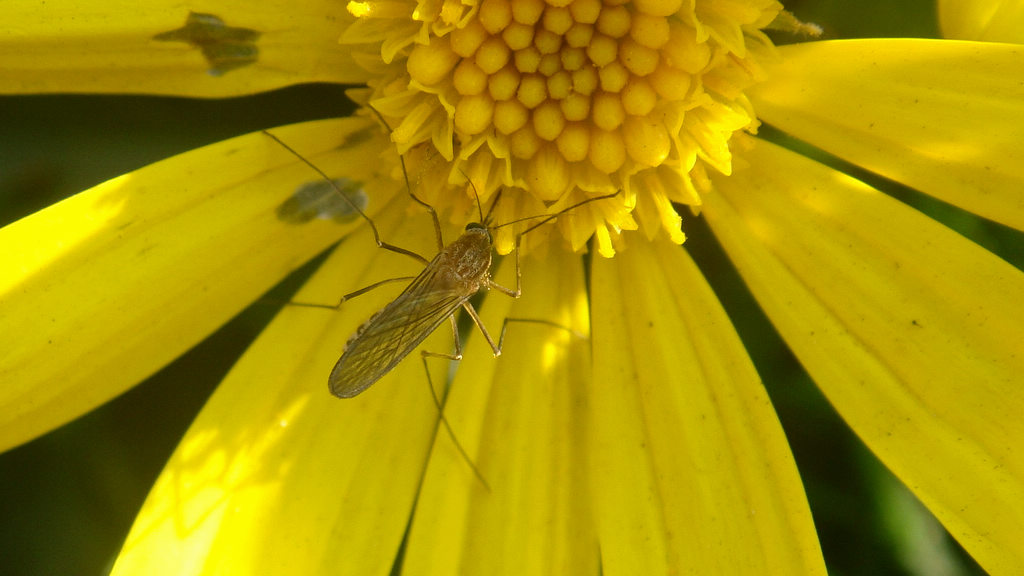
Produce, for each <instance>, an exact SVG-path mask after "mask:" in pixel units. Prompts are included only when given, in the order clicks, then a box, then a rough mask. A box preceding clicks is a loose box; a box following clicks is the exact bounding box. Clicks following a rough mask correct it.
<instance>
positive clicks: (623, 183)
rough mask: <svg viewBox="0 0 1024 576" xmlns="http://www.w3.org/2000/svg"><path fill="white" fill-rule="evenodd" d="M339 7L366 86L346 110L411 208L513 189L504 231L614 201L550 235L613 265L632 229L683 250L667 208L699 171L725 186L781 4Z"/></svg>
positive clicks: (687, 197)
mask: <svg viewBox="0 0 1024 576" xmlns="http://www.w3.org/2000/svg"><path fill="white" fill-rule="evenodd" d="M468 4H472V5H468ZM348 8H349V12H350V13H352V14H353V15H354V16H356V17H357V20H356V22H355V23H354V24H352V25H351V26H350V27H349V28H348V29H347V30H346V33H345V35H344V36H343V39H342V40H343V42H346V43H351V44H363V45H365V46H366V47H367V48H368V52H367V54H366V56H367V58H364V59H357V61H361V62H363V61H365V62H366V63H367V64H366V67H367V69H368V70H369V71H371V72H372V73H373V75H374V76H375V78H374V80H372V81H370V82H369V83H368V86H369V92H368V93H364V94H361V95H356V97H357V98H359V99H360V102H361V103H363V104H368V105H370V106H372V107H373V108H374V109H375V110H377V111H378V112H379V113H380V114H381V115H382V116H383V117H384V118H385V119H386V121H387V122H388V123H389V124H390V126H391V127H392V128H393V132H392V134H391V138H392V140H393V141H394V142H395V143H396V145H397V146H398V150H399V152H400V153H402V154H405V155H406V157H407V163H408V164H409V166H410V172H412V173H414V174H416V175H417V178H416V179H417V186H418V188H417V193H418V194H421V195H423V196H424V197H426V198H427V199H428V201H429V202H431V203H432V204H435V205H438V206H439V207H442V208H451V209H452V210H453V212H459V211H461V212H462V213H464V214H467V215H468V214H470V213H471V212H470V211H469V210H468V209H471V208H472V191H469V187H468V186H467V185H466V179H467V178H468V179H469V180H470V181H471V182H472V183H473V188H475V189H476V190H477V193H478V194H479V196H480V199H481V201H484V202H486V201H487V199H488V198H490V197H491V196H492V195H493V194H494V193H495V192H496V191H497V190H498V189H499V188H503V189H506V190H509V191H511V192H512V194H509V193H508V192H506V195H510V196H513V197H514V200H513V201H506V199H505V197H504V195H503V199H502V204H501V205H499V208H498V211H497V212H498V213H497V214H496V218H495V219H496V221H498V222H501V221H509V220H513V219H516V218H523V217H526V216H535V215H538V214H543V213H554V212H556V211H558V210H559V209H560V208H561V207H564V206H568V205H572V204H575V203H577V202H579V201H581V200H583V199H585V198H588V197H594V196H599V195H605V194H608V193H611V192H615V191H616V190H621V191H622V192H623V193H622V194H619V195H618V196H616V197H615V198H611V199H607V200H602V201H600V202H594V203H591V204H587V205H585V206H583V207H581V208H579V209H577V210H574V211H573V213H572V216H570V217H560V218H559V223H558V224H559V228H560V229H561V231H562V233H563V235H564V236H565V237H566V238H567V239H568V240H569V241H570V243H571V244H572V246H573V248H574V249H579V248H581V247H582V246H583V245H584V244H585V243H586V242H587V240H589V239H590V238H591V237H592V236H595V235H596V237H597V240H598V247H599V251H600V252H601V253H602V254H605V255H611V254H613V253H614V248H613V246H614V244H616V243H618V242H620V241H621V239H620V234H621V231H623V230H628V229H636V228H638V227H639V228H642V229H643V230H644V231H645V232H646V234H647V236H648V237H649V238H653V236H654V235H655V234H657V233H658V232H659V231H660V230H665V231H666V232H668V233H669V234H670V235H671V237H672V239H673V240H674V241H676V242H679V243H681V242H682V241H683V239H684V236H683V234H682V231H681V230H680V219H679V216H678V214H677V213H676V209H675V208H674V207H673V203H676V204H688V205H698V204H700V193H701V192H702V191H703V190H704V188H705V187H706V184H705V183H706V181H707V179H706V177H705V173H706V169H707V168H708V167H710V168H712V169H714V170H717V171H719V172H722V173H726V174H727V173H729V172H730V170H731V154H730V151H729V140H730V138H731V136H732V135H733V134H734V133H735V132H736V131H738V130H748V131H753V130H754V129H756V126H757V120H756V118H755V116H754V114H753V112H752V110H751V109H750V105H749V103H748V102H747V100H746V98H745V97H744V96H743V90H744V89H745V88H746V87H748V86H749V85H750V84H752V83H753V82H754V81H755V80H756V76H757V71H758V67H757V64H756V56H755V54H763V53H764V52H766V51H767V50H768V49H770V46H771V43H770V42H769V41H768V40H767V38H766V37H765V36H764V35H763V34H762V33H761V32H760V29H761V28H763V27H765V26H766V25H768V24H769V23H770V22H771V21H772V20H773V19H774V18H775V16H776V15H777V14H778V12H779V10H780V9H781V6H780V5H779V4H778V3H777V2H775V1H774V0H729V1H727V2H721V1H712V0H690V1H689V2H683V1H682V0H636V1H633V2H628V1H623V0H547V1H545V0H481V1H480V2H479V3H475V2H472V3H467V4H463V3H462V2H460V1H458V0H420V1H419V2H414V1H412V0H410V1H409V2H402V1H400V0H376V1H366V2H350V3H349V7H348ZM370 57H372V59H371V58H370ZM454 191H457V193H455V194H453V192H454ZM467 192H468V193H469V194H470V196H467ZM467 198H468V199H469V202H467ZM467 207H468V208H467ZM503 219H504V220H503ZM502 230H506V229H502ZM511 235H512V232H511V230H508V232H507V233H505V234H504V236H505V237H504V238H501V237H499V239H498V245H499V251H503V252H507V251H508V250H509V249H511Z"/></svg>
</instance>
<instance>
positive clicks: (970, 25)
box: [938, 0, 1024, 44]
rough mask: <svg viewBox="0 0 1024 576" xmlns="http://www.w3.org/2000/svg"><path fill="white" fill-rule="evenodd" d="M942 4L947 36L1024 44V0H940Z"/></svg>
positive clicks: (941, 16)
mask: <svg viewBox="0 0 1024 576" xmlns="http://www.w3.org/2000/svg"><path fill="white" fill-rule="evenodd" d="M938 6H939V24H940V26H941V27H942V35H943V36H945V37H946V38H959V39H962V40H984V41H986V42H1008V43H1013V44H1024V2H1021V0H939V2H938Z"/></svg>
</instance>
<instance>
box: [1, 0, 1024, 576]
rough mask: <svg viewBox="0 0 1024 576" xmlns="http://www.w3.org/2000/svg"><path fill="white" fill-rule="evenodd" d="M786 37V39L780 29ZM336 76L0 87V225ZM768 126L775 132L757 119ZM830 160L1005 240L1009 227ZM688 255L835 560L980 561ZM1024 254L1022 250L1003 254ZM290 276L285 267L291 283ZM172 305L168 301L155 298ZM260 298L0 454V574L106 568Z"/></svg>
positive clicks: (266, 111) (337, 99) (864, 14)
mask: <svg viewBox="0 0 1024 576" xmlns="http://www.w3.org/2000/svg"><path fill="white" fill-rule="evenodd" d="M786 6H787V8H788V9H790V10H791V11H793V12H795V13H796V14H797V15H798V16H799V17H800V18H801V19H803V20H807V21H811V22H816V23H818V24H821V25H822V26H823V27H824V29H825V36H826V37H830V38H855V37H897V36H911V37H937V36H938V26H937V24H936V21H935V15H934V8H933V5H932V2H930V1H928V0H905V1H896V2H893V1H884V0H870V1H868V0H860V1H855V0H846V1H840V0H831V1H825V0H808V1H803V2H787V3H786ZM781 40H785V39H781ZM350 110H351V106H350V104H349V102H348V101H347V100H346V99H345V97H344V93H343V88H342V87H338V86H327V85H309V86H298V87H293V88H289V89H286V90H280V91H277V92H273V93H268V94H261V95H258V96H253V97H246V98H234V99H227V100H217V101H203V100H186V99H174V98H147V97H123V96H18V97H0V224H7V223H9V222H11V221H14V220H17V219H18V218H21V217H23V216H25V215H28V214H31V213H32V212H34V211H36V210H39V209H41V208H44V207H46V206H47V205H49V204H51V203H53V202H56V201H58V200H60V199H61V198H64V197H66V196H68V195H71V194H74V193H75V192H78V191H80V190H84V189H86V188H89V187H90V186H93V185H95V184H98V183H100V182H103V181H104V180H106V179H109V178H111V177H114V176H117V175H119V174H123V173H125V172H129V171H131V170H134V169H136V168H139V167H141V166H144V165H146V164H148V163H150V162H155V161H157V160H160V159H163V158H166V157H168V156H171V155H174V154H177V153H180V152H184V151H187V150H189V149H192V148H195V147H197V146H201V145H204V144H208V143H212V142H216V141H218V140H222V139H225V138H229V137H231V136H235V135H239V134H242V133H246V132H251V131H253V130H257V129H260V128H266V127H270V126H276V125H281V124H287V123H291V122H298V121H302V120H310V119H316V118H328V117H333V116H339V115H346V114H348V113H349V111H350ZM764 135H765V137H768V138H772V139H776V140H778V141H781V142H784V143H786V144H787V145H791V146H795V147H798V146H799V144H798V143H791V142H787V141H786V140H785V138H784V136H783V135H780V134H777V133H774V132H773V131H771V130H770V129H767V130H765V132H764ZM823 160H824V161H827V162H830V163H832V164H833V165H836V166H838V167H840V168H842V169H844V170H846V171H848V172H851V173H853V174H855V175H856V176H858V177H860V178H863V179H864V180H866V181H868V182H869V183H871V184H872V185H875V186H876V187H879V188H880V189H882V190H885V191H887V192H889V193H891V194H893V195H894V196H896V197H897V198H899V199H901V200H903V201H905V202H908V203H911V204H912V205H914V206H916V207H918V208H920V209H921V210H923V211H925V212H927V213H928V214H930V215H932V216H933V217H934V218H936V219H939V220H941V221H943V222H945V223H946V224H947V225H949V226H950V227H952V228H954V229H956V230H957V231H959V232H960V233H962V234H964V235H965V236H968V237H970V238H971V239H972V240H974V241H975V242H978V243H979V244H981V245H983V246H985V247H986V248H988V249H990V250H992V251H994V252H996V253H998V254H1001V255H1002V256H1003V257H1004V258H1007V259H1011V258H1012V257H1015V258H1020V256H1011V254H1010V252H1009V249H1008V247H1009V246H1011V245H1014V243H1016V245H1020V240H1021V238H1020V235H1019V234H1017V233H1015V232H1012V231H1008V230H1006V229H1005V228H1002V227H1000V226H997V225H994V224H991V223H989V222H986V221H983V220H980V219H977V218H974V217H973V216H970V215H968V214H964V213H962V212H960V211H958V210H956V209H954V208H950V207H948V206H945V205H943V204H941V203H939V202H937V201H934V200H931V199H929V198H926V197H923V196H921V195H919V194H916V193H914V192H912V191H909V190H904V189H901V188H900V187H898V186H896V185H893V184H892V183H890V182H887V181H884V180H881V179H879V178H876V177H874V176H872V175H870V174H864V173H861V172H859V171H858V170H856V169H854V168H851V167H848V166H844V165H842V163H839V162H835V161H833V160H832V159H829V158H825V157H823ZM684 226H685V229H686V231H687V234H688V236H689V240H688V241H687V244H686V249H687V250H689V251H690V252H691V253H693V255H694V257H695V258H696V259H697V261H698V262H699V263H700V264H701V266H702V268H703V270H704V271H705V274H707V275H708V278H709V280H710V281H711V282H712V284H713V285H714V286H715V288H716V291H717V292H718V293H719V295H720V297H721V298H722V300H723V302H724V303H725V305H726V307H727V309H728V311H729V314H730V316H731V317H732V319H733V321H734V322H735V323H736V325H737V328H738V330H739V331H740V334H741V336H742V337H743V339H744V342H745V343H746V345H747V347H748V349H749V350H750V353H751V356H752V357H753V358H754V360H755V363H756V364H757V367H758V370H759V372H760V374H761V376H762V378H763V379H764V381H765V384H766V386H767V387H768V390H769V393H770V394H771V396H772V400H773V402H774V403H775V406H776V408H777V410H778V411H779V414H780V418H781V419H782V421H783V425H784V427H785V430H786V434H787V436H788V438H789V439H790V442H791V445H792V447H793V450H794V453H795V455H796V458H797V463H798V465H799V466H800V471H801V475H802V477H803V480H804V483H805V486H806V488H807V493H808V498H809V500H810V503H811V508H812V510H813V513H814V518H815V523H816V525H817V529H818V533H819V536H820V539H821V545H822V548H823V550H824V554H825V559H826V562H827V563H828V566H829V570H830V572H831V573H832V574H850V575H854V574H865V575H866V574H872V575H877V574H929V575H932V574H949V575H954V574H975V573H981V572H980V570H979V569H978V568H977V567H976V566H975V565H974V564H973V562H972V561H971V560H970V558H968V557H966V555H964V554H963V552H962V551H961V550H960V548H959V546H958V545H957V544H956V543H955V542H954V541H953V540H952V539H951V538H949V537H948V535H946V533H945V531H944V530H943V529H942V527H941V526H940V525H939V524H938V523H937V522H936V521H935V520H934V518H933V517H932V516H931V515H930V514H929V513H928V511H927V510H926V509H924V508H923V507H922V506H921V505H920V504H919V503H918V501H917V500H916V499H915V498H914V496H913V495H911V494H910V493H909V492H908V491H907V490H906V489H905V488H904V487H903V486H902V485H901V484H900V483H899V482H898V481H897V480H895V479H894V478H893V477H892V476H891V475H890V474H889V473H888V472H887V471H886V470H885V468H884V467H882V466H881V464H880V463H879V462H878V461H877V460H876V459H875V458H874V457H873V456H872V455H871V454H870V453H869V452H868V451H867V450H866V449H865V448H864V446H863V445H862V444H861V443H860V441H859V440H858V439H857V438H856V437H855V436H853V435H852V433H851V432H850V431H849V429H848V428H847V427H846V425H845V424H844V423H843V422H842V421H841V420H839V419H838V417H837V416H836V414H835V412H834V411H833V410H832V408H831V407H830V406H829V405H828V404H827V402H826V401H825V400H824V398H823V397H822V396H821V394H820V393H819V392H818V391H817V389H816V388H815V387H814V386H813V384H812V383H811V381H810V379H809V378H808V377H807V375H806V374H805V373H804V372H803V370H802V369H801V368H800V366H799V364H798V363H797V362H796V360H795V359H794V358H793V357H792V355H791V354H790V353H789V351H788V350H787V349H786V347H785V345H784V344H783V343H782V342H781V341H780V340H779V338H778V336H777V334H776V333H775V332H774V330H773V328H772V327H771V325H770V324H769V323H768V322H767V320H766V319H765V318H764V316H763V315H762V314H761V312H760V310H759V309H758V308H757V305H756V304H755V303H754V302H753V300H752V299H751V298H750V295H749V294H748V293H747V292H746V291H745V288H744V287H743V285H742V282H741V281H740V280H739V278H738V277H737V276H736V275H735V272H734V271H733V270H732V269H731V268H729V265H728V261H727V259H726V258H725V257H724V256H723V255H722V253H721V252H720V251H719V249H718V247H717V245H716V244H715V241H714V238H713V237H712V236H711V235H710V234H709V233H708V232H707V228H706V227H705V226H704V224H703V222H701V221H700V220H699V219H694V218H692V217H689V218H686V220H685V222H684ZM1014 263H1015V264H1016V265H1017V266H1018V267H1020V266H1022V262H1021V261H1020V260H1018V261H1016V262H1014ZM297 281H298V280H295V281H293V284H294V283H295V282H297ZM169 313H172V311H169ZM272 314H273V307H271V306H265V305H257V306H253V307H252V308H251V309H250V310H248V311H246V312H245V313H243V314H242V315H240V316H239V317H238V318H236V319H234V320H233V321H232V322H230V323H229V324H227V325H226V326H224V327H223V328H222V329H221V330H219V331H218V332H217V333H216V334H214V335H213V336H211V337H210V338H208V339H207V340H206V341H204V342H202V343H201V344H199V345H197V346H196V347H195V348H194V349H193V350H191V351H190V352H188V353H187V354H185V355H184V356H182V357H180V358H179V359H178V360H176V361H175V362H174V363H173V364H171V365H170V366H168V367H167V368H165V369H164V370H162V371H160V372H159V373H158V374H157V375H155V376H154V377H153V378H151V379H149V380H148V381H146V382H144V383H142V384H141V385H139V386H137V387H135V388H133V389H132V390H130V391H129V392H127V393H125V394H124V395H122V396H121V397H119V398H117V399H116V400H114V401H112V402H110V403H108V404H107V405H105V406H103V407H102V408H100V409H98V410H95V411H93V412H91V413H89V414H88V415H86V416H84V417H82V418H80V419H78V420H76V421H74V422H71V423H69V424H68V425H66V426H64V427H62V428H60V429H58V430H55V431H53V432H51V433H50V434H47V435H45V436H43V437H41V438H38V439H36V440H34V441H33V442H30V443H29V444H26V445H24V446H21V447H19V448H16V449H13V450H11V451H9V452H7V453H5V454H2V455H0V502H2V503H0V510H2V512H0V575H6V574H18V575H36V574H38V575H52V574H83V575H89V574H103V573H105V572H106V571H107V570H109V567H110V566H111V564H112V562H113V559H114V558H115V557H116V555H117V552H118V548H119V547H120V545H121V542H122V541H123V539H124V537H125V535H126V534H127V531H128V529H129V528H130V526H131V523H132V520H133V518H134V516H135V514H136V513H137V511H138V509H139V507H140V506H141V504H142V501H143V499H144V498H145V496H146V494H147V491H148V489H149V487H150V486H151V484H152V483H153V481H154V480H155V479H156V477H157V475H158V474H159V472H160V470H161V468H162V466H163V463H164V462H165V461H166V459H167V458H168V456H169V455H170V453H171V451H172V450H173V449H174V447H175V445H176V444H177V442H178V441H179V440H180V438H181V437H182V435H183V434H184V432H185V430H186V429H187V427H188V425H189V423H190V422H191V420H192V418H193V417H194V416H195V414H196V413H197V412H198V410H199V409H200V407H201V406H202V405H203V403H204V402H205V400H206V398H207V397H208V396H209V394H210V393H211V392H212V391H213V389H214V387H215V386H216V385H217V383H218V382H219V381H220V379H221V378H222V377H223V376H224V375H225V374H226V373H227V371H228V369H229V368H230V367H231V365H232V364H233V362H234V361H235V360H236V359H237V357H238V356H239V355H240V354H241V352H242V351H243V350H244V349H245V348H246V346H248V344H249V343H250V342H251V341H252V340H253V339H254V338H255V336H256V335H257V334H258V333H259V331H260V330H261V329H262V327H263V326H264V325H265V323H266V322H267V321H269V318H270V316H271V315H272Z"/></svg>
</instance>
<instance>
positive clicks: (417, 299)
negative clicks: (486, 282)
mask: <svg viewBox="0 0 1024 576" xmlns="http://www.w3.org/2000/svg"><path fill="white" fill-rule="evenodd" d="M435 264H436V262H431V263H430V264H429V265H428V266H427V267H426V268H425V269H424V270H423V272H421V273H420V275H419V276H417V277H416V278H415V279H414V280H413V281H412V283H410V284H409V286H408V287H407V288H406V289H405V291H403V292H402V293H401V294H399V295H398V297H397V298H395V299H394V300H393V301H392V302H391V303H390V304H388V305H387V306H385V307H384V308H383V309H382V310H381V311H380V312H378V313H377V314H376V315H374V316H372V317H371V318H370V319H369V320H367V321H366V323H365V324H363V325H362V326H361V327H360V328H359V330H358V331H357V332H356V333H355V335H353V336H352V338H350V339H349V341H348V344H346V346H345V352H344V353H343V354H342V355H341V359H339V360H338V363H337V364H335V365H334V370H331V377H330V380H329V381H328V384H329V386H330V388H331V393H332V394H334V395H335V396H338V397H340V398H351V397H353V396H355V395H356V394H359V393H360V392H362V391H363V390H366V389H367V388H369V387H370V385H371V384H373V383H374V382H376V381H377V380H379V379H380V378H381V376H383V375H385V374H387V373H388V372H390V371H391V369H392V368H394V367H395V366H396V365H397V364H398V363H399V362H401V361H402V359H403V358H405V357H406V356H407V355H408V354H409V352H412V350H413V349H414V348H416V346H418V345H419V344H420V342H423V340H424V339H426V337H427V336H429V335H430V334H431V333H433V331H434V330H435V329H436V328H437V327H438V326H440V325H441V323H442V322H444V321H445V320H447V319H448V317H449V316H451V315H452V314H453V313H455V310H456V309H458V308H459V306H461V305H462V303H463V302H465V301H466V300H468V299H469V297H470V296H472V294H465V293H464V292H463V291H460V290H456V289H454V288H452V287H447V286H441V285H439V284H440V283H439V282H437V278H438V276H437V271H438V267H437V266H436V265H435Z"/></svg>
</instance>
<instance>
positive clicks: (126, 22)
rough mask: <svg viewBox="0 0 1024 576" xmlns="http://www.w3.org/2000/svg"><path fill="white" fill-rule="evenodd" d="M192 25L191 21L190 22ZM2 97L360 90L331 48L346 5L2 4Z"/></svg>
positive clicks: (340, 49) (53, 0)
mask: <svg viewBox="0 0 1024 576" xmlns="http://www.w3.org/2000/svg"><path fill="white" fill-rule="evenodd" d="M197 15H198V18H197ZM0 16H2V17H3V20H4V21H5V22H8V23H9V25H8V26H3V27H2V30H0V70H3V71H4V74H3V82H0V93H5V94H32V93H52V92H64V93H96V92H111V93H132V94H166V95H174V96H198V97H219V96H233V95H239V94H251V93H254V92H260V91H263V90H271V89H274V88H280V87H282V86H288V85H291V84H298V83H302V82H338V83H355V82H362V81H364V80H365V72H364V71H363V70H362V69H361V68H359V67H357V66H356V65H355V64H354V62H353V60H352V55H351V51H350V50H347V49H346V48H345V47H344V46H341V45H339V44H338V38H339V36H340V35H341V32H342V29H343V26H344V24H345V23H348V22H350V21H351V20H352V16H351V15H349V14H348V12H347V11H346V10H345V3H344V2H335V1H333V0H315V1H313V2H303V3H301V4H294V3H289V2H281V1H276V2H270V3H267V2H263V3H261V4H260V6H259V8H258V9H254V7H253V5H252V3H251V2H237V1H221V2H217V3H216V8H215V9H214V8H212V7H211V8H210V10H209V11H198V10H197V11H196V12H194V13H192V12H190V11H189V8H188V7H187V6H186V5H183V4H181V3H178V2H166V1H157V2H148V3H146V6H145V9H141V8H140V7H138V6H132V5H121V4H111V3H109V2H73V1H69V0H49V1H47V2H45V3H40V2H29V1H25V0H13V1H11V2H4V3H3V6H2V7H0Z"/></svg>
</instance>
